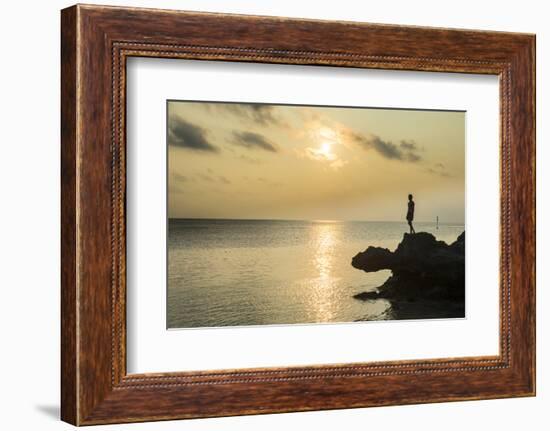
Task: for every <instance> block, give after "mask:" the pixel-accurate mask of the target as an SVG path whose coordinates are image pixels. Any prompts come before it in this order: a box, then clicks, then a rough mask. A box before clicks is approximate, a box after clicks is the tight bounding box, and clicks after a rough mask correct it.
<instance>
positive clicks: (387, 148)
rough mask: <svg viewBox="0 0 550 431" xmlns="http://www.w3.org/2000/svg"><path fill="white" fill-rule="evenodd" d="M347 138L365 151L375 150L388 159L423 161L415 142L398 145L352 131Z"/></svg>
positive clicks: (403, 142)
mask: <svg viewBox="0 0 550 431" xmlns="http://www.w3.org/2000/svg"><path fill="white" fill-rule="evenodd" d="M347 137H348V139H350V140H351V141H352V142H354V143H356V144H359V145H361V146H362V147H363V148H365V149H373V150H374V151H376V152H377V153H378V154H380V155H381V156H382V157H384V158H386V159H390V160H400V161H403V162H410V163H416V162H419V161H420V160H422V156H420V154H418V153H419V152H420V151H421V150H420V149H419V148H418V145H417V144H416V142H414V141H407V140H402V141H400V143H399V145H396V144H394V143H393V142H391V141H385V140H383V139H382V138H380V136H377V135H361V134H359V133H356V132H352V131H350V132H348V133H347Z"/></svg>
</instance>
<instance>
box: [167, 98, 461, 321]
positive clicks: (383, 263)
mask: <svg viewBox="0 0 550 431" xmlns="http://www.w3.org/2000/svg"><path fill="white" fill-rule="evenodd" d="M166 132H167V146H168V149H167V151H168V156H167V157H168V169H167V189H168V204H167V206H168V208H167V212H168V214H167V217H168V221H167V223H168V238H167V271H168V273H167V327H168V328H170V329H175V328H208V327H234V326H259V325H289V324H320V323H352V322H364V321H379V320H402V319H434V318H438V319H441V318H445V319H448V318H464V317H465V241H466V239H465V112H464V111H441V110H414V109H394V108H391V109H390V108H367V107H338V106H306V105H281V104H256V103H235V102H227V103H226V102H209V101H179V100H169V101H168V102H167V131H166Z"/></svg>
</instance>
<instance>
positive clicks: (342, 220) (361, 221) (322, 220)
mask: <svg viewBox="0 0 550 431" xmlns="http://www.w3.org/2000/svg"><path fill="white" fill-rule="evenodd" d="M168 220H225V221H243V220H246V221H308V222H320V223H323V222H324V223H331V222H333V223H334V222H348V223H404V224H407V221H406V220H403V221H401V220H344V219H286V218H231V217H168ZM413 223H431V224H436V222H435V221H420V220H418V221H413ZM439 224H443V225H453V224H457V225H462V226H465V225H466V224H465V222H455V221H452V222H441V221H439Z"/></svg>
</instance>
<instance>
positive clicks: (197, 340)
mask: <svg viewBox="0 0 550 431" xmlns="http://www.w3.org/2000/svg"><path fill="white" fill-rule="evenodd" d="M204 82H208V85H207V86H205V85H201V84H202V83H204ZM127 83H128V96H127V97H128V99H127V100H128V119H127V124H128V144H127V148H128V151H127V174H128V199H127V204H128V206H127V210H128V216H127V229H128V230H127V232H128V238H127V247H128V248H127V250H128V251H127V255H128V261H127V266H126V267H127V270H128V272H127V274H128V279H127V286H128V293H127V298H128V372H130V373H143V372H159V371H160V372H162V371H188V370H204V369H222V368H247V367H267V366H285V365H306V364H337V363H351V362H368V361H383V360H403V359H427V358H443V357H461V356H491V355H497V354H498V332H499V331H498V326H499V316H498V306H499V294H498V285H499V273H498V264H499V253H498V244H499V243H498V240H499V225H498V223H495V220H498V217H499V199H498V193H499V188H500V184H499V141H498V138H499V132H500V130H499V115H498V114H499V104H498V94H499V82H498V77H496V76H487V75H466V74H456V73H426V72H405V71H380V70H361V69H349V68H334V67H314V68H313V67H308V66H302V67H297V66H288V65H273V64H262V65H257V64H256V65H254V64H239V63H227V62H225V63H224V62H201V61H188V60H174V59H150V58H147V59H143V58H142V59H131V60H130V62H129V63H128V78H127ZM281 88H285V89H288V91H284V92H281V91H280V89H281ZM320 88H322V89H323V91H319V89H320ZM185 98H187V99H192V100H201V99H202V100H225V101H247V102H271V103H276V102H285V103H292V104H313V105H315V104H331V105H336V106H378V107H380V106H386V107H392V108H396V107H408V108H417V109H422V108H424V109H454V110H463V111H466V112H467V113H466V141H467V145H466V158H467V162H466V166H467V168H466V173H467V174H466V177H467V178H466V183H467V184H466V230H467V232H468V241H467V243H466V247H467V250H466V251H467V252H466V314H467V316H466V319H445V320H425V321H422V320H417V321H397V322H396V321H394V322H388V321H382V322H361V323H351V324H349V323H348V324H337V325H335V324H332V325H330V324H328V325H272V326H269V327H266V326H264V327H255V328H251V327H248V328H247V327H240V328H223V329H216V330H213V329H197V328H195V329H186V330H185V329H181V330H171V331H166V296H165V295H166V288H165V287H166V267H167V266H166V237H165V235H159V232H166V208H167V205H166V145H165V139H164V137H165V134H166V110H165V109H166V100H167V99H180V100H181V99H185ZM152 226H154V227H155V228H154V229H151V227H152ZM357 340H362V341H361V342H357ZM190 346H192V347H191V348H190ZM304 346H307V348H304Z"/></svg>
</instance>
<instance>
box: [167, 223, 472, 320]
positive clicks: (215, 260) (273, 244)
mask: <svg viewBox="0 0 550 431" xmlns="http://www.w3.org/2000/svg"><path fill="white" fill-rule="evenodd" d="M414 226H415V229H416V231H417V232H420V231H424V232H430V233H433V234H434V235H435V236H436V237H437V239H439V240H443V241H445V242H447V243H451V242H453V241H455V240H456V238H457V236H458V235H459V234H460V233H462V232H463V231H464V225H462V224H440V225H439V229H437V230H436V226H435V223H414ZM407 231H408V226H407V224H406V222H402V223H401V222H343V221H290V220H217V219H216V220H213V219H170V220H169V223H168V292H167V320H168V322H167V325H168V328H198V327H221V326H251V325H254V326H255V325H288V324H308V323H330V322H355V321H364V320H382V319H388V318H391V304H390V303H389V302H388V301H387V300H383V299H378V300H374V301H360V300H357V299H355V298H353V296H354V295H355V294H357V293H361V292H365V291H371V290H375V289H376V287H377V286H380V285H381V284H383V283H384V281H386V279H387V278H388V277H389V276H390V275H391V272H390V271H379V272H376V273H366V272H363V271H361V270H358V269H355V268H353V267H352V266H351V259H352V258H353V256H355V255H356V254H357V253H359V252H360V251H363V250H365V249H366V248H367V247H368V246H371V245H372V246H379V247H386V248H389V249H390V250H392V251H393V250H394V249H395V248H396V247H397V245H398V244H399V242H400V241H401V239H402V238H403V234H404V233H405V232H407Z"/></svg>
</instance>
